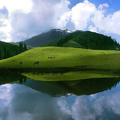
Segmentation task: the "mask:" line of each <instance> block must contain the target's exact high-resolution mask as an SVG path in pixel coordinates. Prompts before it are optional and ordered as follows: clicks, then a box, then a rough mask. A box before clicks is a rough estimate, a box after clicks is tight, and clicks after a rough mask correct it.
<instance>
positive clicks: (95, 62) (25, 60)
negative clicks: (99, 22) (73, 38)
mask: <svg viewBox="0 0 120 120" xmlns="http://www.w3.org/2000/svg"><path fill="white" fill-rule="evenodd" d="M48 57H55V58H53V59H51V58H48ZM119 59H120V51H112V50H106V51H105V50H88V49H80V48H66V47H37V48H34V49H31V50H28V51H26V52H24V53H21V54H19V55H16V56H14V57H11V58H8V59H5V60H1V61H0V67H7V68H8V67H9V68H10V67H14V68H17V67H20V68H25V67H30V68H34V67H38V68H39V67H74V66H86V68H93V69H120V62H119ZM36 61H39V65H36V66H33V64H34V62H36ZM20 62H22V65H20V64H19V63H20Z"/></svg>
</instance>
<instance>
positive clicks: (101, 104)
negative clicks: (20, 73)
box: [0, 84, 120, 120]
mask: <svg viewBox="0 0 120 120" xmlns="http://www.w3.org/2000/svg"><path fill="white" fill-rule="evenodd" d="M119 89H120V84H118V85H117V86H116V87H115V88H112V89H111V90H107V91H104V92H101V93H97V94H94V95H89V96H86V95H83V96H75V95H74V96H70V97H51V96H50V95H48V94H45V93H42V92H39V91H36V90H33V89H31V88H29V87H26V86H25V85H20V84H5V85H1V86H0V103H1V104H0V119H1V120H14V119H15V120H21V119H22V120H46V119H49V120H106V119H109V120H112V119H114V120H119V118H120V107H119V106H120V102H119V101H120V91H119ZM111 91H112V92H111ZM70 101H72V102H70Z"/></svg>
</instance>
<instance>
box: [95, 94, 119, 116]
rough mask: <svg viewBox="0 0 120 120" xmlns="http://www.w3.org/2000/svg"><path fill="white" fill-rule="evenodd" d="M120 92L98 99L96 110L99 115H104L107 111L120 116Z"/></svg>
mask: <svg viewBox="0 0 120 120" xmlns="http://www.w3.org/2000/svg"><path fill="white" fill-rule="evenodd" d="M119 106H120V92H116V93H112V94H109V95H106V96H103V97H101V96H100V97H99V98H97V100H96V101H95V103H94V108H95V110H96V112H97V113H99V114H102V113H103V112H104V111H105V110H106V109H107V110H108V111H109V112H114V113H115V114H118V115H120V107H119Z"/></svg>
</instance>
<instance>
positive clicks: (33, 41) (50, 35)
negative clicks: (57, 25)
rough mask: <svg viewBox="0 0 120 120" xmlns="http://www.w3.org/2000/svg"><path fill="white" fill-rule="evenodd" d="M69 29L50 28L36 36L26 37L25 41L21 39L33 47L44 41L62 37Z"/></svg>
mask: <svg viewBox="0 0 120 120" xmlns="http://www.w3.org/2000/svg"><path fill="white" fill-rule="evenodd" d="M68 31H69V30H67V29H64V30H61V29H51V30H50V31H48V32H44V33H42V34H39V35H37V36H34V37H32V38H30V39H27V40H25V41H22V42H23V43H25V44H26V45H29V46H33V47H40V46H42V45H44V44H46V43H49V42H52V41H54V40H57V39H60V38H62V37H65V36H66V35H68V34H69V32H68Z"/></svg>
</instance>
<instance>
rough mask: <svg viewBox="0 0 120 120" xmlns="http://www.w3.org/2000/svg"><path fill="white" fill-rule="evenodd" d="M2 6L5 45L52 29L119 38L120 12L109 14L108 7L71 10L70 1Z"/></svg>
mask: <svg viewBox="0 0 120 120" xmlns="http://www.w3.org/2000/svg"><path fill="white" fill-rule="evenodd" d="M24 2H26V4H24ZM0 3H1V4H0V39H1V40H3V41H8V42H9V41H14V42H18V41H22V40H25V39H27V38H30V37H32V36H34V35H37V34H40V33H42V32H45V31H48V30H50V29H52V28H61V29H62V28H67V27H68V28H71V29H74V30H76V29H77V30H90V31H93V32H100V33H105V34H110V33H112V34H117V35H120V21H119V20H120V10H118V11H114V13H109V12H108V8H109V5H108V3H104V4H100V5H99V6H98V7H96V5H95V4H94V3H91V2H89V0H84V1H83V2H80V3H78V4H76V5H75V6H73V7H72V8H71V9H70V8H69V5H70V4H71V3H70V1H69V0H51V1H49V0H44V1H43V0H36V1H34V0H26V1H24V0H21V1H19V2H16V0H11V1H8V0H4V1H3V0H0ZM13 3H14V6H13ZM71 25H73V26H72V27H71Z"/></svg>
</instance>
